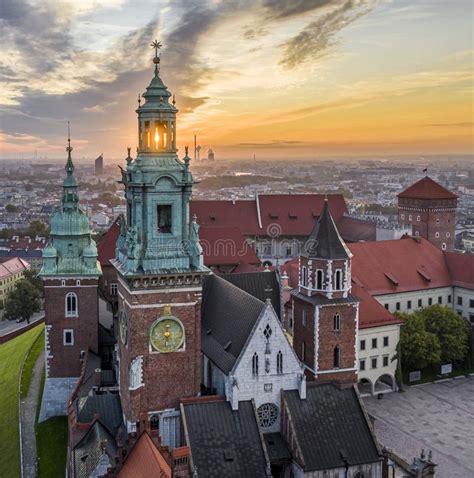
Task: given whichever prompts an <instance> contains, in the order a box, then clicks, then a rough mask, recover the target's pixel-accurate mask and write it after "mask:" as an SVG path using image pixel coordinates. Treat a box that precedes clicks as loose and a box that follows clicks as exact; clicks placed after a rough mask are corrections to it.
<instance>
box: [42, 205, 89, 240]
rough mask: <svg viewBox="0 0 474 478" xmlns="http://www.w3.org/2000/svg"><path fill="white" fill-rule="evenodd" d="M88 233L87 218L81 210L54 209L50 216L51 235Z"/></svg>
mask: <svg viewBox="0 0 474 478" xmlns="http://www.w3.org/2000/svg"><path fill="white" fill-rule="evenodd" d="M82 234H90V229H89V218H88V217H87V215H86V214H85V213H84V212H83V211H81V210H80V209H77V210H66V211H64V210H63V211H56V212H55V213H54V214H53V217H52V218H51V235H54V236H78V235H82Z"/></svg>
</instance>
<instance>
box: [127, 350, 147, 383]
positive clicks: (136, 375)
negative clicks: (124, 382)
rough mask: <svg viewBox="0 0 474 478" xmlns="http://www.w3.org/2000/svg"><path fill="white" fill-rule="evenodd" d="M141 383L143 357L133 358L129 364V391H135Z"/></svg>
mask: <svg viewBox="0 0 474 478" xmlns="http://www.w3.org/2000/svg"><path fill="white" fill-rule="evenodd" d="M142 385H144V383H143V355H139V356H137V357H135V358H134V359H133V360H132V362H131V363H130V372H129V389H130V390H136V389H137V388H140V387H141V386H142Z"/></svg>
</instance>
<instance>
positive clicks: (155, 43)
mask: <svg viewBox="0 0 474 478" xmlns="http://www.w3.org/2000/svg"><path fill="white" fill-rule="evenodd" d="M150 46H151V47H152V48H154V49H155V58H153V63H154V64H155V76H158V74H159V72H160V55H161V53H158V50H161V47H162V46H163V45H162V44H161V42H159V41H158V40H155V41H153V42H152V43H151V45H150Z"/></svg>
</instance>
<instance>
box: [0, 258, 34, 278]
mask: <svg viewBox="0 0 474 478" xmlns="http://www.w3.org/2000/svg"><path fill="white" fill-rule="evenodd" d="M29 268H30V265H29V264H28V262H26V261H24V260H23V259H21V258H20V257H12V258H7V259H6V260H5V261H2V262H1V263H0V278H2V279H3V278H5V277H9V276H11V275H12V274H16V273H18V272H21V271H24V270H25V269H29Z"/></svg>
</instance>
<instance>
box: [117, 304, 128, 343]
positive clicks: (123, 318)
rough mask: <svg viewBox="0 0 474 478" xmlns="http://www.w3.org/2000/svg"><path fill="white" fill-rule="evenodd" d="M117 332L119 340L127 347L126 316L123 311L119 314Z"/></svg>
mask: <svg viewBox="0 0 474 478" xmlns="http://www.w3.org/2000/svg"><path fill="white" fill-rule="evenodd" d="M119 331H120V340H121V341H122V343H123V344H124V345H127V341H128V315H127V312H125V310H122V312H120V317H119Z"/></svg>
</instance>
